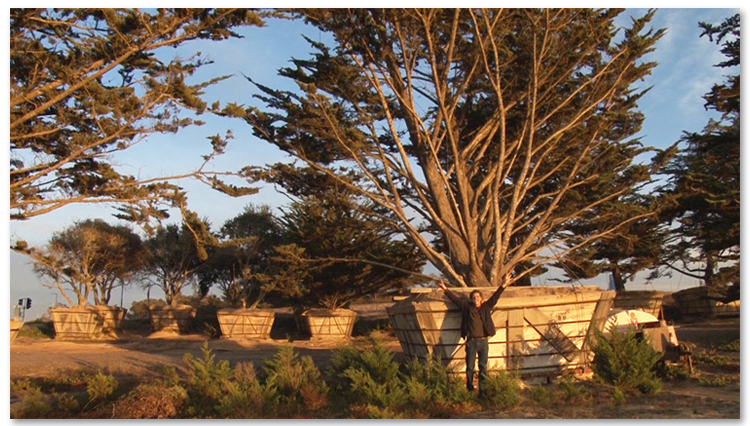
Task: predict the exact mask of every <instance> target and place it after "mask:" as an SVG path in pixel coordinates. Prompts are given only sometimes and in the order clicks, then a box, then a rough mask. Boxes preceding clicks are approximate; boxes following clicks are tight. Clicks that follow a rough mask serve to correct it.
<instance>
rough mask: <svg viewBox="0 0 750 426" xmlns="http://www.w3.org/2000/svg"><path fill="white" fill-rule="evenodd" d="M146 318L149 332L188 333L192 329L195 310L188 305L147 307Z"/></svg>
mask: <svg viewBox="0 0 750 426" xmlns="http://www.w3.org/2000/svg"><path fill="white" fill-rule="evenodd" d="M148 316H149V319H150V320H151V331H154V332H156V331H172V332H175V333H183V334H184V333H189V332H190V330H191V329H192V325H193V318H195V308H193V307H192V306H189V305H177V306H170V305H167V306H149V307H148Z"/></svg>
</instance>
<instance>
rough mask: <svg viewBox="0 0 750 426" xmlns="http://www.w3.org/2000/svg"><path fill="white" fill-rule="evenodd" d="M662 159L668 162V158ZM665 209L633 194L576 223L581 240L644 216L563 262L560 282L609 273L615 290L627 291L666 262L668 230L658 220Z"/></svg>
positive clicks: (650, 198) (653, 198) (558, 264)
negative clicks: (629, 285) (638, 276)
mask: <svg viewBox="0 0 750 426" xmlns="http://www.w3.org/2000/svg"><path fill="white" fill-rule="evenodd" d="M660 157H661V158H664V159H666V158H668V157H667V156H665V155H661V156H660ZM662 208H663V206H662V205H661V204H660V203H659V202H658V198H657V197H656V196H653V195H644V194H641V193H638V191H634V192H633V193H632V194H628V196H626V197H622V198H620V199H617V200H614V201H612V202H610V203H606V204H603V205H602V206H600V207H599V208H597V211H598V214H597V216H596V217H594V218H592V219H590V220H586V221H579V222H578V223H573V224H572V225H571V230H572V231H573V232H575V234H576V235H579V236H580V237H579V238H581V239H582V238H587V237H588V236H589V235H592V234H596V233H598V232H599V229H602V228H608V227H612V225H614V224H618V223H621V222H622V221H625V220H627V219H628V218H630V217H633V216H641V218H640V219H639V220H637V221H632V222H629V223H628V224H627V225H626V226H621V227H619V228H618V229H617V230H616V231H615V232H612V233H609V234H607V235H604V236H603V237H602V238H600V239H598V240H596V241H594V242H593V243H592V244H589V245H586V246H584V247H580V248H578V249H577V250H574V251H572V252H570V253H568V255H566V256H564V257H562V258H560V259H559V261H558V262H556V263H555V264H554V266H556V267H559V268H561V269H562V270H563V275H564V276H565V278H564V279H557V280H560V281H564V282H574V281H578V280H580V279H590V278H595V277H597V276H599V275H600V274H602V273H610V274H612V281H613V283H614V286H615V290H617V291H625V282H626V281H628V280H632V279H633V278H634V277H635V275H636V274H637V273H638V272H641V271H644V270H648V269H649V268H653V267H655V266H657V265H659V263H660V262H661V261H662V259H663V253H664V244H665V243H666V241H667V234H668V232H667V231H668V230H667V227H666V226H665V224H664V223H663V222H660V220H659V219H660V218H659V212H660V210H661V209H662Z"/></svg>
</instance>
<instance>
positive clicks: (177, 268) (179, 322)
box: [142, 215, 212, 333]
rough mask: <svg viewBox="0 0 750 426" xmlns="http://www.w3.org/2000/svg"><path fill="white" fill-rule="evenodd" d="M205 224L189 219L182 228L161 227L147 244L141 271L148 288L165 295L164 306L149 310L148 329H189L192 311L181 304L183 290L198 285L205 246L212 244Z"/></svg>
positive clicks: (192, 316)
mask: <svg viewBox="0 0 750 426" xmlns="http://www.w3.org/2000/svg"><path fill="white" fill-rule="evenodd" d="M209 235H210V234H209V233H208V225H207V223H206V221H205V220H199V219H197V218H195V217H194V215H191V216H189V217H187V218H186V220H185V221H184V222H183V223H182V225H179V226H178V225H175V224H170V225H167V226H160V227H159V228H157V229H156V231H155V233H154V235H153V236H152V237H151V238H149V239H147V240H146V247H147V249H148V255H147V256H146V259H145V262H144V267H143V268H142V272H143V280H144V282H145V285H147V286H149V287H157V288H160V289H161V290H162V291H163V292H164V300H165V301H166V305H163V306H159V305H153V306H149V318H150V321H151V329H152V331H154V332H158V331H166V332H177V333H188V332H189V331H190V330H191V329H192V321H193V318H195V308H193V307H192V306H190V305H187V304H182V303H180V298H181V297H182V290H183V289H184V288H185V287H187V286H189V285H192V284H195V283H196V282H197V278H198V275H197V273H198V271H199V270H200V268H201V267H203V265H204V262H205V261H206V259H207V258H208V254H207V252H206V249H205V245H206V244H208V243H212V238H211V237H210V236H209Z"/></svg>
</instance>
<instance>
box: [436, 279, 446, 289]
mask: <svg viewBox="0 0 750 426" xmlns="http://www.w3.org/2000/svg"><path fill="white" fill-rule="evenodd" d="M438 287H440V289H441V290H445V289H446V288H447V287H446V286H445V283H444V282H443V280H440V282H438Z"/></svg>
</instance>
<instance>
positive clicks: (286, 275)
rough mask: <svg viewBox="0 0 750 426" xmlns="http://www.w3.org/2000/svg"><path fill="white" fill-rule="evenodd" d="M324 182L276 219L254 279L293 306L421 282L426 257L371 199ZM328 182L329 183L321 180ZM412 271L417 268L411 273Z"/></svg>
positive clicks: (342, 302)
mask: <svg viewBox="0 0 750 426" xmlns="http://www.w3.org/2000/svg"><path fill="white" fill-rule="evenodd" d="M318 182H319V183H322V184H323V185H321V186H319V187H318V188H317V191H313V193H312V194H308V195H304V196H301V197H300V198H299V199H298V200H296V201H294V202H293V203H291V205H290V206H289V207H288V208H286V209H284V211H283V214H282V215H281V217H280V218H279V223H280V230H281V240H280V244H278V245H277V246H276V247H275V253H274V255H273V256H271V257H270V260H271V262H270V265H269V266H270V268H269V269H268V272H267V273H265V274H258V277H259V278H261V279H263V280H264V281H266V282H267V284H266V285H268V286H269V287H270V286H273V290H274V292H275V293H277V294H281V295H282V296H283V297H284V298H285V299H286V300H287V301H288V302H290V303H291V304H292V305H293V306H294V307H295V308H296V309H298V310H304V309H307V308H328V309H336V308H340V307H344V306H347V305H348V304H349V303H350V302H351V301H353V300H356V299H358V298H361V297H363V296H367V295H373V294H384V293H387V292H389V291H394V290H398V289H404V288H406V287H407V286H409V285H411V284H416V283H420V282H424V278H423V277H420V276H419V274H418V271H420V270H421V269H422V267H423V266H424V263H425V259H424V256H423V255H422V254H421V253H420V252H419V251H418V250H417V248H416V247H415V246H414V244H412V243H410V242H409V241H408V240H404V239H403V238H398V235H395V234H394V231H393V229H392V228H391V227H390V226H389V225H388V224H386V223H384V221H383V218H382V217H381V216H380V215H378V214H377V212H376V209H375V208H374V207H375V206H374V205H373V203H371V202H369V201H366V200H361V199H360V198H359V197H357V196H356V195H354V194H352V193H351V192H350V191H349V190H347V189H346V188H341V187H339V188H336V186H335V184H334V185H332V182H331V180H330V179H326V178H325V176H323V177H322V179H321V180H320V181H318ZM326 182H327V184H325V183H326ZM413 272H417V274H414V273H413Z"/></svg>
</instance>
